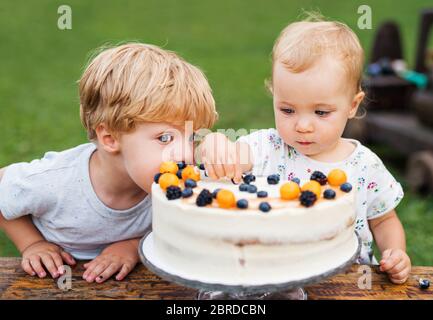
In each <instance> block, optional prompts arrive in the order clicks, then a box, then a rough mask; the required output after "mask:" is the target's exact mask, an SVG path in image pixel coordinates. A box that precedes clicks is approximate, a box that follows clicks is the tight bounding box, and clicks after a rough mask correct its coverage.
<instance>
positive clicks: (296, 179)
mask: <svg viewBox="0 0 433 320" xmlns="http://www.w3.org/2000/svg"><path fill="white" fill-rule="evenodd" d="M291 181H293V182H294V183H297V184H301V180H299V178H293V179H292V180H291Z"/></svg>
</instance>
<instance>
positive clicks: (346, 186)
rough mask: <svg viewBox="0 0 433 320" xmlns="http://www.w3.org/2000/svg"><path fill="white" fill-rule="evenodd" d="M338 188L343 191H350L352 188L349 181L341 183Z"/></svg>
mask: <svg viewBox="0 0 433 320" xmlns="http://www.w3.org/2000/svg"><path fill="white" fill-rule="evenodd" d="M340 190H341V191H344V192H350V191H351V190H352V185H351V184H350V183H349V182H346V183H343V184H342V185H341V186H340Z"/></svg>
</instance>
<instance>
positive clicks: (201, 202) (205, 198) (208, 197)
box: [195, 189, 212, 207]
mask: <svg viewBox="0 0 433 320" xmlns="http://www.w3.org/2000/svg"><path fill="white" fill-rule="evenodd" d="M195 203H196V204H197V206H199V207H204V206H207V205H208V204H211V203H212V194H211V193H210V192H209V190H208V189H203V190H202V191H201V192H200V193H199V195H198V196H197V199H196V201H195Z"/></svg>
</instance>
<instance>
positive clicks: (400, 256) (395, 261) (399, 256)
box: [380, 249, 411, 284]
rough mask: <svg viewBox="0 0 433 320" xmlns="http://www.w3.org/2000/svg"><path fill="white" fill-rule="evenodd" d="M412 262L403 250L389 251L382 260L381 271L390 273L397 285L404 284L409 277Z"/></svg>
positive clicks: (386, 251)
mask: <svg viewBox="0 0 433 320" xmlns="http://www.w3.org/2000/svg"><path fill="white" fill-rule="evenodd" d="M410 270H411V262H410V258H409V256H408V255H407V254H406V252H405V251H403V250H401V249H387V250H385V251H384V252H383V254H382V260H380V271H382V272H386V273H388V276H389V279H390V280H391V282H393V283H395V284H403V283H405V282H406V280H407V278H408V277H409V274H410Z"/></svg>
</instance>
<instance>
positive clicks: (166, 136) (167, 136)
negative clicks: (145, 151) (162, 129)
mask: <svg viewBox="0 0 433 320" xmlns="http://www.w3.org/2000/svg"><path fill="white" fill-rule="evenodd" d="M158 140H159V141H161V142H162V143H169V142H171V141H173V135H171V134H169V133H166V134H163V135H160V136H159V137H158Z"/></svg>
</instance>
